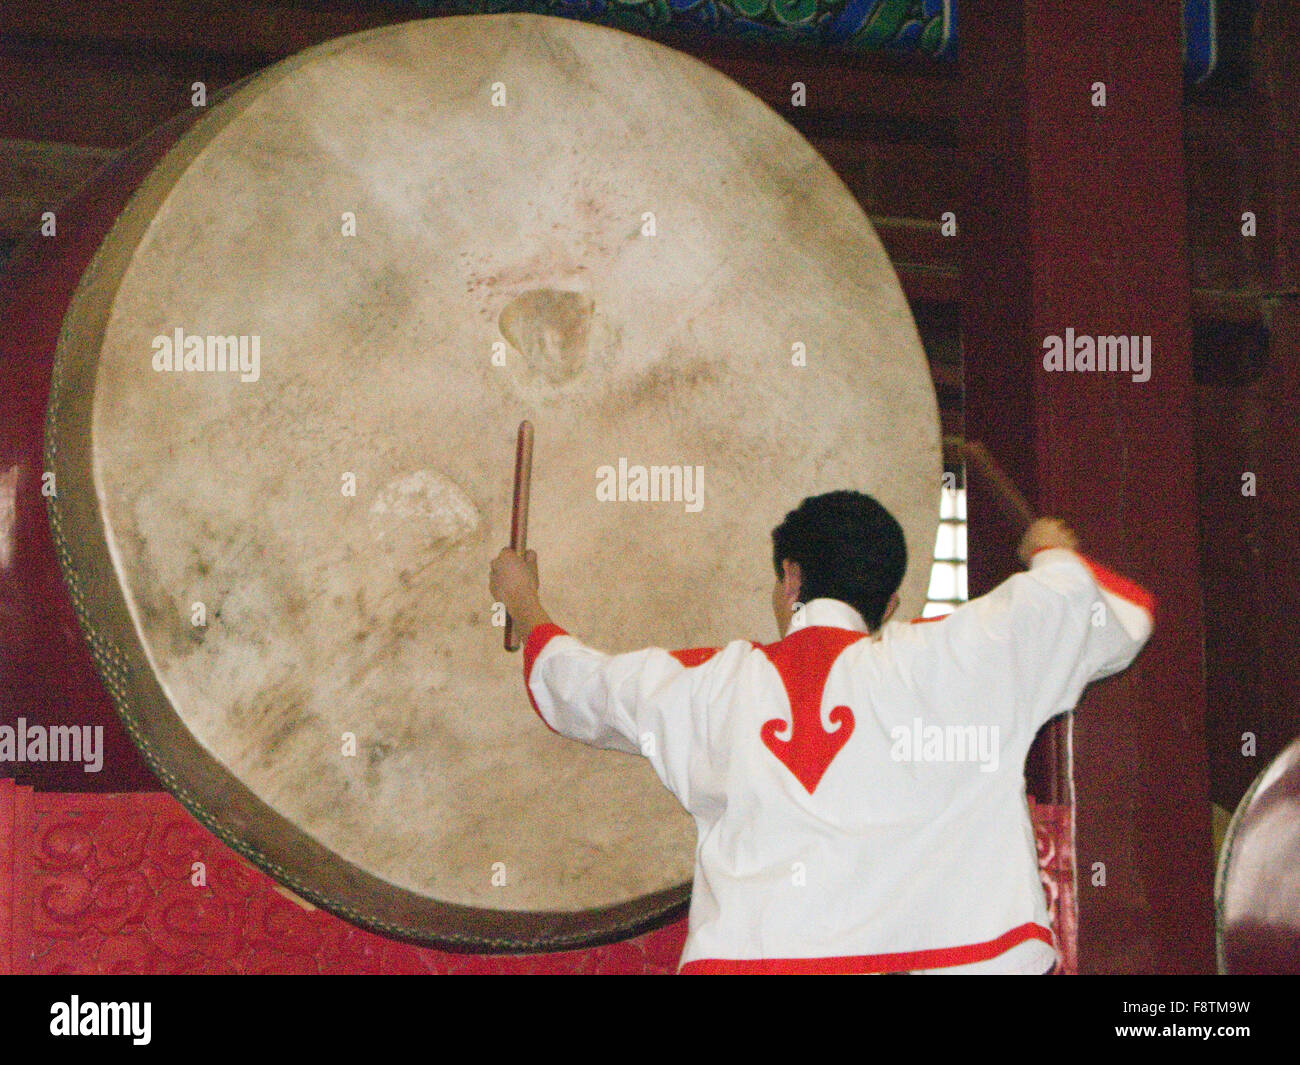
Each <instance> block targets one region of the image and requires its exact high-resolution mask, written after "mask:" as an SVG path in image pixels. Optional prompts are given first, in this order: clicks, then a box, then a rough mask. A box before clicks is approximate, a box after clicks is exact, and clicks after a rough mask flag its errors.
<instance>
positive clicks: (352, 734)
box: [45, 15, 940, 952]
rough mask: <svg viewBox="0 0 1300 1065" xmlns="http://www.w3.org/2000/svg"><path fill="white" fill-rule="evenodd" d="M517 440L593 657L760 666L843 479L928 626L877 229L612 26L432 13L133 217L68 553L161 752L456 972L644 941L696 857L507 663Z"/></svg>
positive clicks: (64, 489) (677, 68)
mask: <svg viewBox="0 0 1300 1065" xmlns="http://www.w3.org/2000/svg"><path fill="white" fill-rule="evenodd" d="M241 357H242V362H241V361H240V359H241ZM521 418H528V419H530V420H531V421H532V422H533V423H534V424H535V426H536V427H537V442H536V458H535V461H534V473H533V492H532V513H531V518H530V546H533V547H535V548H536V549H537V550H538V552H539V554H540V556H541V576H542V587H543V599H544V601H545V602H546V604H547V606H548V609H549V610H550V611H551V613H552V615H553V616H554V618H555V619H556V621H557V622H558V623H559V624H561V625H563V626H565V627H566V628H568V629H569V630H571V631H572V632H574V633H575V635H578V636H579V637H580V638H582V639H583V640H584V641H585V642H587V643H589V644H591V645H593V646H595V647H598V648H600V649H602V650H608V651H624V650H632V649H635V648H638V647H642V646H647V645H658V646H664V647H670V648H672V647H697V646H717V645H720V644H722V643H725V642H727V641H729V640H733V639H738V638H743V639H753V640H756V641H760V642H768V641H771V640H773V639H775V638H776V632H775V625H774V622H773V619H772V617H771V613H770V593H771V585H772V580H773V572H772V564H771V557H770V556H771V546H770V538H769V532H770V530H771V528H772V527H773V526H774V525H775V524H777V523H778V522H779V521H780V519H781V518H782V516H783V515H784V513H785V512H786V511H787V510H788V509H790V508H791V507H793V506H795V505H796V504H797V503H798V502H799V500H800V499H801V498H803V497H804V496H807V495H812V494H816V493H818V492H822V491H827V490H830V489H835V488H857V489H860V490H862V491H867V492H870V493H871V494H873V495H875V496H876V497H877V498H879V499H880V500H881V502H882V503H884V504H885V505H886V506H887V507H888V508H889V509H890V510H891V512H893V513H894V514H895V516H896V517H897V518H898V519H899V521H900V523H901V524H902V525H903V528H904V530H905V533H906V536H907V544H908V550H909V557H910V560H911V565H910V566H909V573H908V576H907V578H906V581H905V584H904V588H903V589H902V598H903V607H902V610H903V611H904V613H905V614H907V616H910V615H913V614H916V613H919V611H920V607H921V604H922V602H923V597H924V592H925V586H926V582H927V579H928V573H929V565H928V563H929V556H930V552H931V550H932V546H933V543H934V534H935V523H936V518H937V513H936V511H937V507H936V506H935V503H936V495H937V487H938V483H939V476H940V449H939V430H938V417H937V411H936V405H935V398H934V392H933V388H932V386H931V384H930V380H929V375H928V370H927V367H926V363H925V360H924V356H923V352H922V349H921V345H920V342H919V339H918V337H917V334H916V330H915V327H914V325H913V322H912V320H911V316H910V314H909V312H908V309H907V306H906V303H905V300H904V298H903V295H902V292H901V290H900V288H899V285H898V282H897V279H896V277H895V275H894V273H893V270H892V268H891V267H890V265H889V262H888V260H887V258H886V256H885V253H884V251H883V249H882V247H881V245H880V242H879V241H878V240H877V238H876V236H875V234H874V233H873V231H872V229H871V226H870V224H869V222H868V221H867V219H866V217H865V216H864V215H863V213H862V211H861V209H860V208H859V206H858V205H857V204H856V202H855V201H854V200H853V198H852V197H851V195H850V194H849V192H848V191H847V190H846V189H845V187H844V186H843V184H842V183H841V182H840V181H839V179H838V178H837V177H836V176H835V175H834V174H833V172H832V171H831V170H830V169H829V167H827V165H826V164H825V162H824V161H823V160H821V159H820V157H819V156H817V154H816V153H815V152H814V151H813V149H812V148H811V147H810V146H809V145H808V144H807V143H806V142H805V141H803V139H802V138H801V137H800V136H799V135H798V134H797V133H796V132H795V131H794V130H793V129H792V128H791V127H790V126H788V125H787V124H786V123H785V122H784V121H783V120H782V119H780V118H779V116H777V115H775V114H774V113H773V112H772V111H770V110H769V109H768V108H767V107H766V106H765V105H763V104H762V103H761V102H759V101H758V100H756V99H755V98H754V97H752V96H750V95H749V94H748V93H746V92H745V91H744V90H742V89H740V88H739V87H738V86H736V85H735V84H733V83H732V82H730V81H729V80H727V79H726V78H725V77H723V76H722V75H720V74H718V73H717V72H715V71H713V70H712V69H710V68H708V67H706V66H704V65H703V64H701V63H699V62H697V61H695V60H693V59H691V58H689V57H687V56H684V55H682V54H680V53H677V52H674V51H672V50H670V49H668V48H665V47H663V46H660V45H656V44H653V43H650V42H647V41H645V40H641V39H639V38H635V37H631V36H628V35H625V34H622V33H620V32H617V31H614V30H610V29H605V28H601V27H596V26H590V25H585V24H581V23H575V22H570V21H567V20H561V19H553V18H547V17H541V16H530V15H508V16H507V15H502V16H475V17H459V18H443V19H432V20H428V21H423V22H412V23H405V24H402V25H399V26H394V27H389V28H386V29H382V30H376V31H372V32H369V33H365V34H361V35H357V36H355V37H348V38H343V39H340V40H337V41H333V42H330V43H328V44H326V45H323V46H321V47H318V48H315V49H312V50H311V51H308V52H305V53H303V54H302V55H299V56H297V57H294V58H292V59H290V60H287V61H285V62H283V63H280V64H278V65H276V66H274V67H272V68H270V69H268V70H267V71H266V72H264V73H263V74H261V75H259V76H257V77H255V78H253V79H251V80H250V81H249V82H248V83H247V84H245V85H243V86H242V87H240V88H238V89H237V90H236V91H234V92H233V93H231V94H230V95H229V96H227V97H226V98H225V99H223V100H222V101H221V102H219V103H218V104H216V105H215V106H214V107H213V108H212V109H211V110H210V111H209V112H208V113H207V114H205V115H204V116H203V117H202V118H200V119H199V120H198V121H196V122H194V124H193V125H192V126H191V128H189V129H188V130H187V131H186V132H184V133H183V134H181V135H180V136H179V139H177V140H176V142H175V144H174V145H173V146H172V147H171V148H170V150H168V151H167V152H166V154H165V155H164V156H163V157H162V158H161V160H160V161H159V162H158V164H157V166H156V167H154V169H153V170H152V171H151V172H150V173H149V174H148V176H147V177H145V178H144V180H143V181H141V183H140V184H139V187H138V188H137V189H136V191H135V193H134V195H133V196H132V198H131V200H130V202H129V203H128V204H127V206H126V208H125V209H124V210H123V211H122V212H121V214H120V215H119V216H118V217H117V219H116V222H115V223H114V225H113V227H112V230H111V231H110V232H109V234H108V236H107V237H106V238H105V240H104V241H103V243H102V244H101V245H100V247H99V250H98V252H97V253H96V255H95V257H94V259H93V261H92V262H91V263H90V265H89V267H88V268H87V270H86V272H85V274H84V276H83V277H82V280H81V284H80V286H79V288H78V290H77V292H76V294H75V296H74V297H73V299H72V302H71V304H70V306H69V308H68V311H67V314H66V316H65V318H64V321H63V329H62V333H61V335H60V338H59V344H58V353H57V359H56V365H55V369H54V374H53V381H52V387H51V393H50V406H49V419H48V424H47V431H46V442H45V443H46V452H45V460H46V466H47V468H48V469H50V470H53V471H54V472H55V474H56V480H57V484H58V493H57V495H56V496H55V497H54V499H52V500H51V505H50V518H51V526H52V529H53V533H54V542H55V546H56V549H57V551H58V553H59V557H60V561H61V563H62V565H63V569H64V574H65V577H66V579H67V582H68V587H69V591H70V594H71V599H72V602H73V605H74V607H75V609H76V611H77V615H78V617H79V619H80V620H81V622H82V626H83V628H84V629H85V631H86V634H87V636H88V638H89V641H90V646H91V650H92V654H93V656H94V658H95V662H96V665H97V667H98V669H99V671H100V673H101V675H102V676H103V678H104V681H105V685H106V687H107V689H108V691H109V693H110V694H111V695H112V697H113V699H114V702H115V704H116V705H117V708H118V711H119V713H120V714H121V716H122V718H123V720H124V722H125V723H126V725H127V728H128V730H129V731H130V733H131V736H132V738H133V739H134V741H135V743H136V744H137V746H138V747H139V748H140V750H141V752H142V753H143V754H144V756H145V758H146V760H147V762H148V764H149V765H150V767H151V768H152V769H153V771H154V772H155V773H156V774H157V775H158V777H159V778H160V779H161V780H162V782H163V783H164V784H165V785H166V786H167V787H168V789H169V790H171V791H172V792H173V793H174V794H176V796H177V797H178V798H179V799H181V801H182V802H184V803H185V804H186V805H187V807H188V808H189V809H190V810H191V811H192V812H194V813H195V814H196V816H198V817H199V818H200V819H201V820H202V821H203V822H204V823H205V824H206V825H208V827H210V828H211V829H212V830H213V831H214V832H216V833H217V834H218V835H219V836H221V838H223V839H224V840H226V841H227V842H228V843H230V844H231V845H233V846H235V847H236V848H237V849H238V850H240V851H241V853H243V854H244V855H246V856H247V857H249V858H250V859H251V860H253V861H254V862H256V863H257V864H258V865H260V866H261V867H263V868H264V869H266V870H267V871H268V872H270V873H271V874H272V875H273V876H275V877H276V878H277V879H279V880H280V881H281V882H283V883H284V884H285V885H286V886H288V887H289V888H291V889H292V890H294V891H296V892H298V893H299V894H301V895H303V896H304V897H306V898H308V899H310V900H312V901H313V902H316V903H317V904H319V905H322V906H324V907H326V908H328V909H330V910H332V911H333V912H335V913H338V914H340V915H341V916H344V917H346V918H348V919H351V920H353V921H356V922H357V923H360V924H363V925H365V926H367V927H371V928H373V929H376V930H378V931H381V932H385V933H387V934H390V935H393V936H398V937H402V938H407V939H413V940H417V941H422V942H428V943H432V944H436V945H438V946H441V947H444V948H449V949H459V950H472V951H477V952H487V951H540V950H555V949H565V948H571V947H578V946H583V945H589V944H592V943H597V942H603V941H608V940H610V939H615V938H621V937H623V936H627V935H631V934H635V933H637V932H639V931H642V930H644V929H645V928H648V927H651V926H653V925H654V924H657V923H660V922H662V921H663V920H666V919H668V918H669V917H671V916H673V915H674V914H676V913H677V912H680V909H681V907H682V905H683V904H684V902H685V900H686V898H687V896H688V893H689V880H690V876H691V872H692V868H693V849H694V825H693V822H692V820H691V818H690V817H689V816H688V815H687V814H686V813H684V812H683V811H682V809H681V807H680V806H679V805H678V804H677V802H676V800H675V799H674V798H673V797H672V796H671V795H670V794H669V793H668V792H667V790H666V789H665V788H664V787H663V786H662V785H661V784H660V782H659V781H658V779H657V778H656V777H655V775H654V773H653V771H652V769H651V768H650V766H649V764H648V763H646V762H645V761H644V760H642V759H640V758H636V757H632V756H627V755H622V754H618V753H614V752H607V751H600V750H595V749H591V748H587V747H585V746H583V745H580V744H577V743H574V742H571V741H567V740H564V739H562V738H560V737H558V736H556V735H554V734H552V733H551V732H549V731H548V730H547V729H546V728H545V727H544V726H543V724H542V723H541V722H539V721H538V720H537V719H536V718H535V717H534V716H533V714H532V713H531V712H530V710H529V708H528V703H527V700H526V696H525V692H524V689H523V685H522V682H521V676H520V674H521V663H520V657H519V656H518V655H508V654H506V653H504V652H503V651H502V650H501V629H500V628H499V627H498V626H499V622H500V618H499V616H495V614H494V610H493V604H492V603H491V602H490V597H489V596H488V595H487V592H486V589H485V584H486V568H487V567H486V564H487V561H488V560H489V559H490V558H491V556H492V555H493V554H495V552H496V550H497V549H498V548H499V547H500V546H501V545H502V544H504V543H505V542H506V541H507V539H508V533H509V515H510V491H511V485H510V469H511V459H512V448H513V439H514V430H515V426H516V425H517V423H518V421H519V420H520V419H521ZM652 466H653V467H658V468H660V469H659V476H660V478H661V484H662V487H663V489H664V492H663V495H664V496H667V497H668V498H660V499H658V500H647V499H641V498H639V497H638V494H637V488H636V480H637V476H638V475H637V470H638V469H648V468H649V467H652ZM611 496H612V498H611ZM908 612H910V614H909V613H908Z"/></svg>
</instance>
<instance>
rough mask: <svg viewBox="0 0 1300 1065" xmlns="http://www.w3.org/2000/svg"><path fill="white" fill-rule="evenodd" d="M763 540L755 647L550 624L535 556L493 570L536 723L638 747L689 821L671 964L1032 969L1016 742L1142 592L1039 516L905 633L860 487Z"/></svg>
mask: <svg viewBox="0 0 1300 1065" xmlns="http://www.w3.org/2000/svg"><path fill="white" fill-rule="evenodd" d="M772 541H773V564H774V566H775V571H776V581H775V586H774V588H773V599H772V603H773V609H774V612H775V615H776V623H777V629H778V631H779V633H780V637H781V638H780V639H779V640H778V641H776V642H775V643H771V644H766V645H760V644H756V643H751V642H749V641H746V640H736V641H733V642H731V643H729V644H727V645H726V646H725V647H721V648H696V649H692V650H686V651H668V650H662V649H659V648H648V649H645V650H641V651H634V652H629V653H626V654H617V655H609V654H604V653H602V652H600V651H597V650H594V649H592V648H590V647H587V646H586V645H584V644H583V643H582V642H581V641H580V640H578V639H577V638H576V637H574V636H572V635H570V634H569V633H568V632H567V631H566V630H564V629H562V628H561V627H560V626H559V625H557V624H556V623H555V622H554V621H553V620H552V619H551V617H550V616H549V615H548V614H547V612H546V609H545V608H544V607H543V605H542V603H541V600H540V598H539V593H538V578H537V556H536V554H535V553H534V552H532V551H529V552H527V555H526V557H521V556H520V555H519V553H517V552H514V551H511V550H510V549H505V550H503V551H502V552H501V553H500V554H499V555H498V556H497V558H496V559H495V561H494V562H493V563H492V567H491V578H490V582H489V583H490V588H491V591H492V594H493V596H494V597H496V599H498V600H499V601H500V602H502V603H504V604H505V606H506V609H507V611H508V612H509V614H510V616H511V618H512V619H513V621H514V623H515V625H516V626H517V627H518V631H519V633H520V635H521V637H523V638H524V639H525V641H526V642H525V644H524V679H525V686H526V689H527V693H528V697H529V701H530V702H531V703H532V706H533V709H534V710H535V711H536V712H537V714H538V716H539V717H541V719H542V720H543V721H544V722H545V723H546V725H547V726H548V727H549V728H551V729H552V730H553V731H555V732H558V733H560V734H561V735H564V736H567V737H569V738H572V739H575V740H580V741H582V742H584V743H588V744H591V745H593V746H596V747H604V748H609V749H613V750H619V751H626V752H628V753H632V754H640V755H643V756H644V757H646V758H647V759H649V761H650V763H651V764H652V765H653V767H654V769H655V772H656V773H657V774H658V775H659V778H660V779H661V780H662V781H663V783H664V784H665V786H667V787H668V788H669V790H670V791H672V793H673V794H674V795H675V796H676V797H677V799H678V800H679V801H680V802H681V803H682V805H683V806H684V807H685V808H686V809H687V811H689V812H690V813H691V814H692V816H693V817H694V818H695V821H696V825H697V827H698V833H699V838H698V845H697V848H696V859H695V877H694V887H693V892H692V897H691V908H690V930H689V934H688V937H687V940H686V947H685V950H684V952H683V955H682V964H681V971H682V972H684V973H732V972H735V973H888V972H963V973H1029V974H1034V973H1044V972H1048V971H1051V970H1052V968H1053V967H1054V965H1055V962H1056V952H1055V949H1054V945H1053V938H1052V932H1051V930H1050V926H1049V920H1048V915H1047V909H1046V901H1045V899H1044V894H1043V890H1042V886H1041V883H1040V880H1039V876H1038V864H1037V859H1036V855H1035V848H1034V842H1033V832H1032V829H1031V826H1030V823H1029V815H1028V811H1027V809H1026V805H1025V793H1024V775H1023V773H1024V760H1025V756H1026V754H1027V752H1028V750H1029V746H1030V744H1031V743H1032V741H1033V739H1034V736H1035V734H1036V733H1037V732H1038V730H1039V729H1040V728H1041V727H1042V726H1043V724H1044V723H1046V722H1047V721H1048V720H1049V719H1050V718H1052V717H1054V716H1055V715H1057V714H1060V713H1063V712H1065V711H1067V710H1069V709H1071V708H1072V707H1073V706H1074V705H1075V703H1076V702H1077V701H1078V699H1079V696H1080V694H1081V693H1082V691H1083V689H1084V687H1085V686H1086V685H1087V684H1088V683H1089V682H1090V681H1092V680H1096V679H1098V678H1100V677H1105V676H1108V675H1110V674H1113V673H1116V672H1118V671H1120V670H1122V669H1124V668H1125V667H1127V666H1128V664H1129V663H1130V662H1132V660H1133V659H1134V657H1135V656H1136V655H1137V653H1138V652H1139V650H1141V648H1142V646H1143V644H1144V643H1145V642H1146V640H1147V639H1148V637H1149V636H1150V634H1151V631H1152V616H1153V609H1154V604H1153V601H1152V599H1151V596H1150V595H1149V594H1148V593H1147V592H1146V591H1145V590H1144V589H1142V588H1141V587H1139V586H1138V585H1136V584H1134V583H1133V582H1131V581H1128V580H1126V579H1125V578H1123V577H1120V576H1118V575H1117V574H1115V573H1112V572H1111V571H1110V570H1108V569H1106V568H1105V567H1104V566H1101V565H1100V564H1098V563H1097V562H1095V561H1093V560H1091V559H1089V558H1088V557H1086V556H1084V555H1082V554H1081V553H1079V549H1078V548H1079V545H1078V541H1077V538H1076V537H1075V535H1074V533H1073V532H1072V531H1071V530H1070V529H1069V528H1068V527H1067V526H1066V525H1065V524H1064V523H1063V522H1061V521H1059V520H1057V519H1051V518H1045V519H1041V520H1039V521H1036V522H1035V523H1034V524H1033V525H1031V526H1030V528H1029V530H1028V531H1027V532H1026V534H1025V536H1024V539H1023V541H1022V542H1021V545H1020V557H1021V559H1022V560H1023V561H1024V563H1025V564H1026V566H1027V567H1028V569H1027V571H1026V572H1024V573H1020V574H1018V575H1016V576H1013V577H1011V578H1010V579H1008V580H1007V581H1005V582H1003V583H1002V584H1001V585H999V586H998V587H997V588H995V589H994V590H993V591H991V592H990V593H989V594H987V595H985V596H983V597H981V598H979V599H975V600H972V601H971V602H969V603H966V604H963V605H962V606H960V607H958V608H957V609H956V610H955V611H953V612H952V613H951V614H948V615H946V616H945V617H943V618H937V619H924V620H925V622H926V623H924V624H917V623H913V624H905V623H899V622H896V621H893V620H891V618H892V615H893V614H894V612H895V610H896V609H897V606H898V596H897V590H898V587H899V585H900V583H901V581H902V578H903V573H904V570H905V568H906V548H905V545H904V541H903V533H902V530H901V528H900V527H899V524H898V522H897V521H895V520H894V518H893V517H892V516H891V515H890V514H889V513H888V511H886V510H885V508H884V507H882V506H881V505H880V504H879V503H877V502H876V501H875V500H874V499H873V498H871V497H870V496H867V495H863V494H861V493H857V492H848V491H839V492H830V493H827V494H825V495H820V496H814V497H810V498H808V499H805V500H804V501H803V502H802V503H801V504H800V505H799V506H798V507H797V508H796V509H795V510H793V511H791V512H790V513H789V514H787V515H786V517H785V520H784V521H783V522H782V523H781V524H780V525H779V526H778V527H777V528H776V529H775V530H773V533H772ZM917 620H918V621H920V620H922V619H917Z"/></svg>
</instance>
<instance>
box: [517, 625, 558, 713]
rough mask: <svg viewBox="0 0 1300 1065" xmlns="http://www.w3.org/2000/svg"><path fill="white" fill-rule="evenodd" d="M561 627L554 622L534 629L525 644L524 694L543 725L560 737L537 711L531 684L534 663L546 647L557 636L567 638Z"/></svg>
mask: <svg viewBox="0 0 1300 1065" xmlns="http://www.w3.org/2000/svg"><path fill="white" fill-rule="evenodd" d="M567 635H569V634H568V633H567V632H565V631H564V630H563V629H562V628H560V626H559V625H556V624H555V623H554V622H550V621H548V622H546V623H545V624H542V625H536V626H534V627H533V631H532V632H530V633H529V634H528V640H527V641H526V642H525V643H524V693H525V694H526V695H527V696H528V703H529V705H530V706H531V707H532V708H533V713H534V714H536V715H537V716H538V717H539V718H541V720H542V724H543V725H545V726H546V727H547V728H549V729H551V731H552V732H555V734H556V735H557V736H558V735H559V733H558V732H556V731H555V729H553V728H551V723H550V722H549V721H547V720H546V718H544V717H542V712H541V711H540V710H539V709H537V700H536V699H534V698H533V689H532V688H531V687H530V685H529V682H530V681H531V680H532V676H533V663H534V662H536V661H537V656H538V655H539V654H541V653H542V648H543V647H545V646H546V645H547V644H548V643H550V642H551V640H552V639H553V638H554V637H556V636H567Z"/></svg>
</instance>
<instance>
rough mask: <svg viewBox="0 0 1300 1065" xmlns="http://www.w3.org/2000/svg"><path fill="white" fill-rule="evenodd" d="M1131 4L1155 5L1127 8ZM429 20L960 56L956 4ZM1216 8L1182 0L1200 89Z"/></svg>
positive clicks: (556, 11)
mask: <svg viewBox="0 0 1300 1065" xmlns="http://www.w3.org/2000/svg"><path fill="white" fill-rule="evenodd" d="M1132 2H1133V3H1135V4H1141V3H1145V2H1160V0H1132ZM407 3H409V4H410V5H411V6H413V7H417V8H420V9H421V10H423V11H427V12H428V13H429V14H431V15H489V14H495V13H498V12H502V11H531V12H534V13H536V14H540V15H558V16H560V17H561V18H574V19H583V20H585V21H590V22H602V23H605V24H606V25H609V26H617V27H618V28H619V29H623V30H628V31H630V32H632V33H639V34H643V35H653V34H654V33H655V32H656V31H658V30H662V29H665V28H669V27H671V28H673V29H676V30H683V31H686V32H690V31H691V30H699V31H701V32H703V33H716V34H721V35H725V36H729V37H740V38H745V39H749V40H763V41H776V42H778V43H784V44H800V45H808V46H813V47H820V48H838V49H843V50H846V51H851V52H903V53H907V52H912V53H916V52H920V53H922V54H924V55H928V56H931V57H933V58H936V59H952V58H955V57H956V54H957V4H958V0H407ZM1217 35H1218V3H1217V0H1183V65H1184V73H1185V75H1186V77H1187V79H1188V80H1189V81H1191V82H1194V83H1198V84H1199V83H1200V82H1203V81H1205V79H1206V78H1208V77H1209V76H1210V74H1211V73H1212V72H1213V70H1214V67H1215V64H1216V62H1217V59H1218V48H1217Z"/></svg>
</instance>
